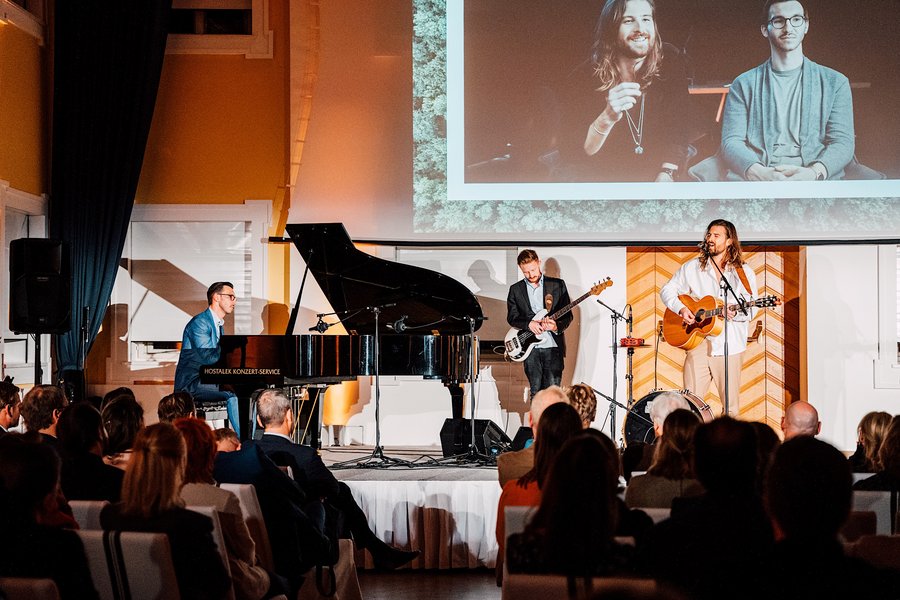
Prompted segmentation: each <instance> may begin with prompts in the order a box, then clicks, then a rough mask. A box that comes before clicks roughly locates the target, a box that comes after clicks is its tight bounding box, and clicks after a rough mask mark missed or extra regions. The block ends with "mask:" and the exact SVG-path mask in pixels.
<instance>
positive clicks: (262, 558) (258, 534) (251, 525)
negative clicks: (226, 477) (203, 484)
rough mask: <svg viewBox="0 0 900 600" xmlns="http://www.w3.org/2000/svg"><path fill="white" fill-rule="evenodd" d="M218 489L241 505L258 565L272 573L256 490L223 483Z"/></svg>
mask: <svg viewBox="0 0 900 600" xmlns="http://www.w3.org/2000/svg"><path fill="white" fill-rule="evenodd" d="M219 487H221V488H222V489H223V490H228V491H229V492H231V493H233V494H234V495H235V496H237V498H238V501H239V502H240V503H241V513H242V514H243V515H244V522H245V523H246V524H247V529H249V530H250V536H251V537H252V538H253V541H254V542H255V543H256V556H257V558H258V559H259V564H261V565H262V566H263V567H264V568H266V569H268V570H269V571H274V565H275V563H274V561H273V560H272V546H271V544H270V543H269V532H268V530H266V522H265V520H264V519H263V514H262V509H261V508H260V506H259V498H257V496H256V488H254V487H253V486H252V485H250V484H248V483H223V484H221V485H220V486H219Z"/></svg>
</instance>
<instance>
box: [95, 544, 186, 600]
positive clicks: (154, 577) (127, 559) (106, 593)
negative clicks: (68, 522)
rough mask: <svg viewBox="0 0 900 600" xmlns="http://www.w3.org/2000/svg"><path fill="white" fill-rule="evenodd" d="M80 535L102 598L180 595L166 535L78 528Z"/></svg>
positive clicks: (172, 597)
mask: <svg viewBox="0 0 900 600" xmlns="http://www.w3.org/2000/svg"><path fill="white" fill-rule="evenodd" d="M78 536H79V537H80V538H81V542H82V543H83V544H84V552H85V554H86V555H87V558H88V565H89V567H90V569H91V579H92V580H93V582H94V587H95V588H96V590H97V593H98V594H99V595H100V599H101V600H119V599H122V598H143V599H146V600H153V599H156V598H159V599H167V600H168V599H173V600H177V599H178V598H180V597H181V596H180V594H179V591H178V581H177V580H176V579H175V567H174V566H172V552H171V550H170V548H169V539H168V537H166V535H165V534H163V533H141V532H133V531H79V532H78Z"/></svg>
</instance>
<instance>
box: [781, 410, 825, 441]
mask: <svg viewBox="0 0 900 600" xmlns="http://www.w3.org/2000/svg"><path fill="white" fill-rule="evenodd" d="M781 430H782V431H783V432H784V441H788V440H789V439H791V438H795V437H797V436H798V435H811V436H817V435H819V431H821V430H822V423H821V421H819V413H818V411H817V410H816V407H815V406H813V405H812V404H810V403H809V402H806V401H805V400H796V401H794V402H791V404H790V405H789V406H788V407H787V408H786V409H785V410H784V416H783V417H781Z"/></svg>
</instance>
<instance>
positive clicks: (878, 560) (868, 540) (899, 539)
mask: <svg viewBox="0 0 900 600" xmlns="http://www.w3.org/2000/svg"><path fill="white" fill-rule="evenodd" d="M844 553H845V554H846V555H847V556H855V557H857V558H861V559H863V560H865V561H867V562H870V563H871V564H873V565H875V566H876V567H879V568H882V569H894V570H895V571H896V570H900V536H898V535H864V536H862V537H861V538H859V539H858V540H856V541H855V542H852V543H849V544H844Z"/></svg>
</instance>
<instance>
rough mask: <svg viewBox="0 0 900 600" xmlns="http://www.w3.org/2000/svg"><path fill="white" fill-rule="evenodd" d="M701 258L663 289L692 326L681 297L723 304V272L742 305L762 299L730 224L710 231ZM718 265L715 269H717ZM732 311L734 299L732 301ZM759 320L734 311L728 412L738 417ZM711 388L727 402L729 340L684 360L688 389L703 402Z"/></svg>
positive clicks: (704, 346) (719, 339)
mask: <svg viewBox="0 0 900 600" xmlns="http://www.w3.org/2000/svg"><path fill="white" fill-rule="evenodd" d="M701 244H702V245H701V251H700V256H698V257H696V258H692V259H691V260H689V261H688V262H686V263H684V264H683V265H681V268H679V269H678V271H676V272H675V275H673V276H672V278H671V279H670V280H669V282H668V283H666V285H664V286H663V287H662V289H661V290H660V292H659V296H660V298H661V299H662V301H663V304H665V305H666V308H668V309H669V310H671V311H672V312H674V313H677V314H679V315H681V318H682V319H683V320H684V323H685V324H686V325H691V324H693V323H694V322H695V318H694V313H693V312H692V311H691V309H690V308H688V307H687V306H685V304H684V302H682V301H681V299H680V298H679V296H681V295H682V294H689V295H691V296H693V297H694V298H696V299H700V298H703V297H704V296H714V297H716V298H720V297H721V294H722V291H721V290H722V288H721V280H722V275H720V270H721V272H722V273H723V274H724V276H725V279H726V280H727V281H728V283H729V284H731V287H732V288H733V289H734V291H735V293H736V294H737V295H738V297H739V298H741V299H742V300H745V301H747V300H752V299H754V298H756V292H757V288H756V275H755V274H754V272H753V269H751V268H750V267H749V266H748V265H747V264H746V263H745V262H744V257H743V255H742V253H741V241H740V240H739V239H738V234H737V229H735V227H734V225H733V224H732V223H731V222H730V221H726V220H724V219H716V220H714V221H712V222H711V223H710V224H709V225H708V226H707V227H706V235H705V236H704V238H703V242H702V243H701ZM712 261H715V263H716V265H718V267H719V268H718V269H717V268H716V266H715V265H713V264H711V263H712ZM727 304H728V305H729V306H731V305H733V304H734V299H732V298H729V300H728V301H727ZM754 314H755V309H754V308H747V309H746V314H745V313H743V312H741V311H738V310H737V309H735V308H733V309H730V310H729V311H728V315H727V318H728V319H729V323H728V412H729V414H730V415H731V416H734V417H736V416H737V415H738V414H739V413H740V405H739V397H738V392H739V391H740V387H741V386H740V384H741V366H742V365H743V362H744V350H746V349H747V328H748V327H747V326H748V323H749V321H750V320H751V319H752V318H753V316H754ZM710 382H712V383H715V385H716V389H717V390H718V392H719V398H720V399H722V401H723V403H724V401H725V334H724V333H720V334H719V335H709V336H707V338H706V341H705V342H702V343H700V345H698V346H697V347H696V348H694V349H693V350H689V351H687V352H686V353H685V356H684V387H685V388H687V389H688V390H690V391H691V392H693V393H695V394H697V395H698V396H700V397H701V398H702V397H703V396H705V395H706V391H707V389H709V385H710Z"/></svg>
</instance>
